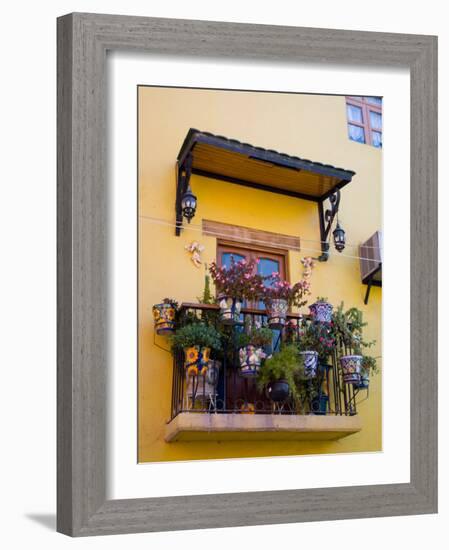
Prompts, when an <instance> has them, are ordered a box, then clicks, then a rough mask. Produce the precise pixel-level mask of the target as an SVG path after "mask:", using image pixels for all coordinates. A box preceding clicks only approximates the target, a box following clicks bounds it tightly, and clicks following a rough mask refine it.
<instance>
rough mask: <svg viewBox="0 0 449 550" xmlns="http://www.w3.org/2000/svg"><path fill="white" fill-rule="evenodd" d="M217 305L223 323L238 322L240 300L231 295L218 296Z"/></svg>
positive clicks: (233, 323) (240, 306) (231, 323)
mask: <svg viewBox="0 0 449 550" xmlns="http://www.w3.org/2000/svg"><path fill="white" fill-rule="evenodd" d="M218 305H219V306H220V320H221V322H222V323H223V324H224V325H235V323H238V322H239V319H240V311H241V309H242V302H241V300H239V299H238V298H232V297H231V296H220V298H219V300H218Z"/></svg>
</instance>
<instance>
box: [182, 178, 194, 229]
mask: <svg viewBox="0 0 449 550" xmlns="http://www.w3.org/2000/svg"><path fill="white" fill-rule="evenodd" d="M181 208H182V215H183V216H184V217H185V218H186V219H187V221H188V223H190V220H191V219H192V218H193V217H194V216H195V212H196V197H195V195H194V194H193V193H192V189H191V188H190V184H189V186H188V187H187V190H186V192H185V193H184V195H183V196H182V199H181Z"/></svg>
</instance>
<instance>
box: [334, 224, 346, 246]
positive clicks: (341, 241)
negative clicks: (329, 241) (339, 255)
mask: <svg viewBox="0 0 449 550" xmlns="http://www.w3.org/2000/svg"><path fill="white" fill-rule="evenodd" d="M333 236H334V245H335V248H336V249H337V250H338V252H341V251H342V250H344V249H345V244H346V237H345V230H344V229H342V228H341V227H340V224H339V222H338V221H337V227H336V228H335V229H334V232H333Z"/></svg>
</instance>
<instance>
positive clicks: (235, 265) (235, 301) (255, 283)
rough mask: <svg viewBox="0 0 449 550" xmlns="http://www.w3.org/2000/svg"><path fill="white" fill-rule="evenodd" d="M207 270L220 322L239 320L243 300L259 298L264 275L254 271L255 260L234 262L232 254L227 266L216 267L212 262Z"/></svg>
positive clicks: (230, 323)
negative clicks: (212, 285) (213, 286)
mask: <svg viewBox="0 0 449 550" xmlns="http://www.w3.org/2000/svg"><path fill="white" fill-rule="evenodd" d="M209 271H210V274H211V276H212V280H213V282H214V284H215V288H216V290H217V296H218V304H219V306H220V316H221V322H222V323H223V324H228V325H233V324H235V323H237V322H238V321H239V317H240V311H241V308H242V304H243V302H244V300H251V301H256V300H259V299H260V298H261V296H262V292H263V288H264V277H262V276H261V275H259V274H257V273H256V261H249V262H247V261H246V260H245V259H243V260H240V261H238V262H236V261H235V260H234V258H233V256H231V264H230V266H229V267H226V266H222V267H218V266H217V264H216V263H215V262H212V263H211V265H210V267H209Z"/></svg>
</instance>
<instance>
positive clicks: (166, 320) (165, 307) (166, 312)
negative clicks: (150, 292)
mask: <svg viewBox="0 0 449 550" xmlns="http://www.w3.org/2000/svg"><path fill="white" fill-rule="evenodd" d="M177 312H178V302H177V301H176V300H173V299H172V298H164V299H163V300H162V302H161V303H160V304H154V306H153V319H154V330H155V331H156V334H160V335H163V334H171V333H173V331H174V330H175V322H176V314H177Z"/></svg>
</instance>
